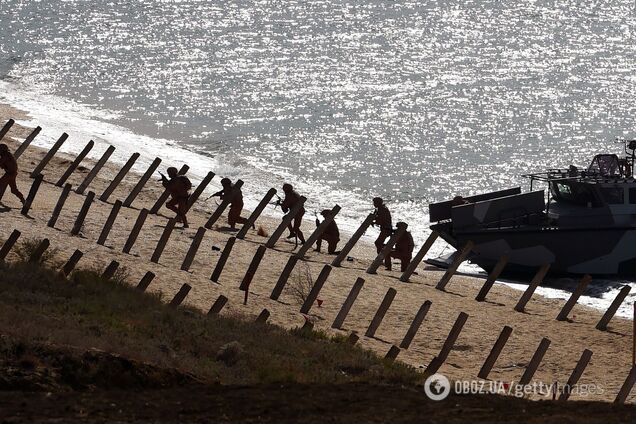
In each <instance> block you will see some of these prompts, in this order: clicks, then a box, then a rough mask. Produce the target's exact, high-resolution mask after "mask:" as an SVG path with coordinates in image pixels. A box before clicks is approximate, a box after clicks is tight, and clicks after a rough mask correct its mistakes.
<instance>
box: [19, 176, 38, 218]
mask: <svg viewBox="0 0 636 424" xmlns="http://www.w3.org/2000/svg"><path fill="white" fill-rule="evenodd" d="M42 181H44V175H42V174H38V175H36V176H35V178H34V179H33V183H32V184H31V188H30V189H29V194H27V197H26V200H25V201H24V205H22V210H21V211H20V213H21V214H22V215H24V216H28V215H29V210H30V209H31V205H32V204H33V201H34V200H35V195H36V194H38V190H39V189H40V185H41V184H42Z"/></svg>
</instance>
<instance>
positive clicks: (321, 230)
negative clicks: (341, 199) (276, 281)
mask: <svg viewBox="0 0 636 424" xmlns="http://www.w3.org/2000/svg"><path fill="white" fill-rule="evenodd" d="M340 209H341V208H340V206H339V205H336V206H334V207H333V209H331V213H330V214H329V216H328V217H326V218H325V219H324V221H322V222H321V223H320V225H319V226H318V227H317V228H316V229H315V230H314V232H313V233H311V235H310V236H309V238H308V239H307V240H306V241H305V243H304V244H303V245H302V246H301V247H300V249H298V252H296V255H295V256H296V257H297V258H299V259H302V258H304V257H305V254H306V253H307V251H308V250H309V249H311V246H313V245H314V243H315V242H316V241H317V240H318V238H319V237H320V236H322V234H323V233H324V232H325V230H326V229H327V227H328V226H329V224H331V223H332V222H333V221H334V219H335V218H336V215H338V212H340Z"/></svg>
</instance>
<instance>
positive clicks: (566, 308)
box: [556, 274, 592, 321]
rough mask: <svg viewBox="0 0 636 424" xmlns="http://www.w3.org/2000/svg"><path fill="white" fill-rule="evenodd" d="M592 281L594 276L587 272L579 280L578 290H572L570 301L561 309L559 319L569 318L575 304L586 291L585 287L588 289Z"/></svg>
mask: <svg viewBox="0 0 636 424" xmlns="http://www.w3.org/2000/svg"><path fill="white" fill-rule="evenodd" d="M591 281H592V277H591V276H590V275H589V274H586V275H584V276H583V278H581V281H579V285H578V286H576V290H574V291H573V292H572V294H571V295H570V298H569V299H568V301H567V302H566V303H565V305H563V309H561V312H559V315H557V317H556V320H557V321H566V320H567V319H568V315H569V314H570V312H571V311H572V308H574V305H576V302H577V301H578V300H579V297H581V295H582V294H583V293H584V292H585V289H587V286H588V284H590V282H591Z"/></svg>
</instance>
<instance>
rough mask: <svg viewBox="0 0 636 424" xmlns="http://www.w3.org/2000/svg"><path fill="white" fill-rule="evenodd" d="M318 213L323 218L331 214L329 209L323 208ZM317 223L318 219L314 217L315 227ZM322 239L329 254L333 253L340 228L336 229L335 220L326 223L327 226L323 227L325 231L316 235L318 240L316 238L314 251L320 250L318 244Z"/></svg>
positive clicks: (336, 245) (338, 238)
mask: <svg viewBox="0 0 636 424" xmlns="http://www.w3.org/2000/svg"><path fill="white" fill-rule="evenodd" d="M320 215H322V217H323V218H324V219H327V218H328V217H329V216H331V210H330V209H325V210H323V211H322V212H320ZM319 225H320V220H319V219H318V218H316V227H317V226H319ZM323 240H324V241H326V242H327V253H329V254H330V255H333V254H335V253H336V248H337V247H338V242H339V241H340V230H338V225H337V224H336V221H331V223H330V224H329V225H327V228H325V231H324V232H323V233H322V234H321V235H320V237H318V240H316V252H320V246H321V244H322V241H323Z"/></svg>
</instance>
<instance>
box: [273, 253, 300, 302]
mask: <svg viewBox="0 0 636 424" xmlns="http://www.w3.org/2000/svg"><path fill="white" fill-rule="evenodd" d="M296 262H298V258H297V257H295V256H290V257H289V259H288V260H287V264H286V265H285V268H283V272H281V273H280V276H279V277H278V281H277V282H276V285H275V286H274V290H272V294H270V295H269V298H270V299H272V300H278V298H279V297H280V295H281V293H282V292H283V289H284V288H285V285H286V284H287V280H288V279H289V275H290V274H291V273H292V271H293V270H294V267H295V266H296Z"/></svg>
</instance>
